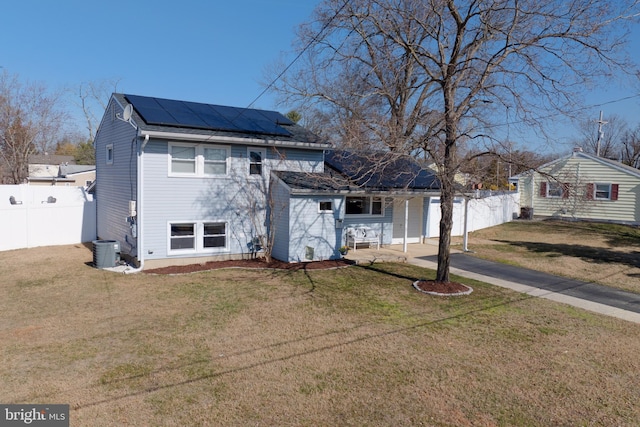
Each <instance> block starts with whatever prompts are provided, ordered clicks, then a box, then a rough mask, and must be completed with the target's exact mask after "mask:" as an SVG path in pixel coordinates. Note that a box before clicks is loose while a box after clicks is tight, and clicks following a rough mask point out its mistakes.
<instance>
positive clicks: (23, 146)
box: [0, 71, 68, 184]
mask: <svg viewBox="0 0 640 427" xmlns="http://www.w3.org/2000/svg"><path fill="white" fill-rule="evenodd" d="M62 99H63V98H62V94H61V93H54V92H50V91H48V90H47V89H46V88H45V87H44V86H42V85H39V84H35V83H33V84H23V83H21V82H20V81H19V79H18V77H17V76H15V75H10V74H9V73H8V72H6V71H4V72H3V73H2V74H0V160H2V162H3V163H4V166H5V167H6V169H7V170H8V175H9V177H8V181H9V183H12V184H19V183H21V182H23V181H24V180H25V179H26V178H27V177H28V175H29V171H28V164H29V156H30V155H31V154H35V153H38V152H40V153H46V152H53V150H55V143H56V141H57V140H58V138H59V137H60V132H61V130H62V129H63V127H64V125H65V123H66V120H67V118H68V116H67V113H66V111H65V110H64V108H63V103H62Z"/></svg>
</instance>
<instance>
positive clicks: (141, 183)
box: [124, 134, 149, 274]
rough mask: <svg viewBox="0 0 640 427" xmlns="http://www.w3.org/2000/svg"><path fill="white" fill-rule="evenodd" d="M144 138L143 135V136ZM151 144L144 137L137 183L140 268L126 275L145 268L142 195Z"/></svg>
mask: <svg viewBox="0 0 640 427" xmlns="http://www.w3.org/2000/svg"><path fill="white" fill-rule="evenodd" d="M141 136H142V135H141ZM148 142H149V134H146V135H144V140H143V141H142V144H141V145H140V150H139V151H138V162H137V167H138V173H137V174H136V175H137V182H136V187H137V189H136V198H137V200H136V233H137V237H136V239H137V242H136V246H137V247H138V267H137V268H128V269H126V270H125V271H124V272H125V274H132V273H139V272H140V271H142V269H143V268H144V244H143V243H144V233H143V232H142V226H141V225H142V218H143V215H142V208H143V206H144V203H142V200H143V198H142V194H143V192H144V167H143V166H144V163H143V160H144V159H143V155H144V148H145V147H146V146H147V143H148Z"/></svg>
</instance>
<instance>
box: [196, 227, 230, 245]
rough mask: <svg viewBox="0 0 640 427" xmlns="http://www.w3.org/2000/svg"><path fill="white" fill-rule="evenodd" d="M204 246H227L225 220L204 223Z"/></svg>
mask: <svg viewBox="0 0 640 427" xmlns="http://www.w3.org/2000/svg"><path fill="white" fill-rule="evenodd" d="M202 246H203V247H204V248H225V247H226V246H227V224H225V223H224V222H205V223H204V238H203V245H202Z"/></svg>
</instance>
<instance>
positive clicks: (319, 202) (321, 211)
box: [318, 199, 334, 214]
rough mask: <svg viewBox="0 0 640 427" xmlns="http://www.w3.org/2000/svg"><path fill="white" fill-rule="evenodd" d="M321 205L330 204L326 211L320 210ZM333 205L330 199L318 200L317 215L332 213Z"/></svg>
mask: <svg viewBox="0 0 640 427" xmlns="http://www.w3.org/2000/svg"><path fill="white" fill-rule="evenodd" d="M322 203H331V209H326V210H323V209H320V204H322ZM333 205H334V203H333V200H331V199H321V200H318V213H321V214H328V213H333Z"/></svg>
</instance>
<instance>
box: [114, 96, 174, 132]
mask: <svg viewBox="0 0 640 427" xmlns="http://www.w3.org/2000/svg"><path fill="white" fill-rule="evenodd" d="M125 98H126V99H127V101H129V102H130V103H131V104H133V108H135V110H136V111H137V112H138V114H140V116H142V118H143V119H144V121H145V122H147V123H149V124H158V125H164V124H174V122H175V119H174V118H173V116H172V115H171V114H169V113H168V112H167V111H166V110H165V109H164V108H162V106H160V104H158V102H157V101H156V100H155V98H147V97H145V96H136V95H126V96H125Z"/></svg>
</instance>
